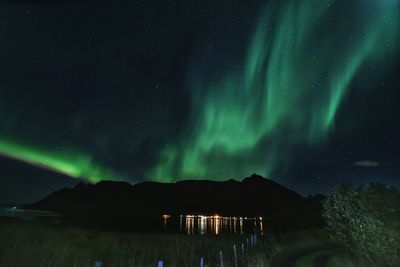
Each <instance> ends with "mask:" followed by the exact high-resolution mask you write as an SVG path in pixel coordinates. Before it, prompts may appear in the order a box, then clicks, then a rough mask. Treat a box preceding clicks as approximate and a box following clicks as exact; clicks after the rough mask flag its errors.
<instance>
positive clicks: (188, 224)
mask: <svg viewBox="0 0 400 267" xmlns="http://www.w3.org/2000/svg"><path fill="white" fill-rule="evenodd" d="M0 216H6V217H14V218H19V219H23V220H29V221H31V220H37V219H43V218H54V219H55V220H56V222H59V221H63V218H62V217H63V216H61V215H60V214H58V213H54V212H48V211H40V210H25V209H20V208H17V207H0ZM51 220H52V221H54V220H53V219H51ZM140 222H141V225H143V224H145V225H147V226H148V228H146V229H143V228H140V227H138V228H137V230H138V231H139V232H140V231H141V230H144V231H147V232H169V233H181V234H188V235H220V234H233V235H245V234H253V233H257V234H260V235H263V234H264V220H263V218H262V217H257V218H254V217H224V216H219V215H212V216H209V215H200V214H194V215H180V216H171V215H162V216H161V217H160V219H159V221H158V222H155V221H150V220H147V219H146V218H145V217H143V218H141V219H140ZM147 222H148V223H147Z"/></svg>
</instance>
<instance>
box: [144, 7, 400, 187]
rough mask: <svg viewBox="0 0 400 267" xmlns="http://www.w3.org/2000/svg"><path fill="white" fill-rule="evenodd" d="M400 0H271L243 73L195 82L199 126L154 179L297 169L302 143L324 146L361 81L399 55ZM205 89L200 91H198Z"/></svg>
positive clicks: (169, 152)
mask: <svg viewBox="0 0 400 267" xmlns="http://www.w3.org/2000/svg"><path fill="white" fill-rule="evenodd" d="M398 33H399V1H395V0H385V1H376V0H352V1H348V0H346V1H335V0H324V1H315V0H303V1H294V0H293V1H274V2H273V3H269V5H268V6H267V8H266V9H265V12H264V13H263V16H262V18H261V19H260V21H259V24H258V27H257V29H256V31H255V34H254V37H253V38H252V41H251V43H250V45H249V47H248V52H247V56H246V58H245V60H244V63H243V64H242V70H241V71H237V72H231V73H228V74H227V75H226V76H225V78H223V79H221V80H220V81H217V82H216V81H214V80H211V81H204V80H203V81H202V82H201V84H199V83H198V82H197V80H198V79H197V78H198V77H199V75H196V74H193V75H191V77H194V78H193V79H191V81H189V82H190V83H191V86H192V89H194V90H193V91H201V92H204V93H201V94H200V95H198V94H197V95H194V96H193V103H197V104H196V105H195V106H194V108H193V113H192V117H191V127H190V130H188V131H187V132H186V133H185V135H184V137H183V138H182V139H183V141H182V140H180V142H179V143H176V144H175V145H172V146H169V147H168V148H166V149H165V150H164V151H163V152H162V154H161V159H160V164H159V165H158V166H157V167H156V168H155V169H154V170H153V171H152V172H150V173H149V177H151V178H156V179H158V180H161V181H170V180H177V179H184V178H186V179H187V178H191V179H202V178H212V179H226V178H227V177H244V176H246V175H248V174H249V173H253V172H257V173H260V174H263V175H266V176H267V177H268V176H271V175H273V174H274V172H275V171H276V170H277V169H278V168H281V169H284V168H287V167H289V164H290V163H291V161H292V160H293V158H292V155H291V153H292V150H293V149H295V148H296V146H297V145H304V144H307V145H310V146H311V145H317V144H318V143H320V142H323V140H324V138H326V136H327V135H328V134H329V133H330V130H332V127H334V123H335V115H336V114H337V112H338V109H339V107H340V104H341V102H342V100H343V98H344V97H345V95H346V91H347V90H348V89H349V87H350V85H351V82H352V81H353V79H354V78H355V76H356V74H357V73H358V72H360V71H362V68H363V66H364V65H365V64H366V63H371V64H382V63H383V62H385V64H387V59H389V58H390V57H393V58H396V56H397V53H398V49H397V41H398ZM195 89H199V90H195Z"/></svg>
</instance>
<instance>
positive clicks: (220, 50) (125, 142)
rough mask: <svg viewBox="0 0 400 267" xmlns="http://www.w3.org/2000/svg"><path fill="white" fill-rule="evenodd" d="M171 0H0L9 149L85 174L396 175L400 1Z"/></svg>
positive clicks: (305, 186) (0, 110)
mask: <svg viewBox="0 0 400 267" xmlns="http://www.w3.org/2000/svg"><path fill="white" fill-rule="evenodd" d="M166 2H168V3H166ZM166 2H158V1H143V2H142V1H134V2H132V3H123V4H122V3H120V4H115V3H114V2H107V1H102V2H100V3H90V2H86V1H83V2H80V1H72V2H68V1H67V2H66V1H62V2H57V1H56V2H55V3H48V2H46V1H27V2H19V3H1V4H0V25H2V26H1V27H0V36H2V37H1V39H0V48H1V49H0V58H2V60H1V62H0V68H1V72H0V122H1V124H0V155H1V156H2V158H3V160H5V159H7V160H10V159H12V160H15V161H21V162H24V163H27V164H29V165H33V166H37V167H40V168H43V169H46V170H49V171H51V172H56V173H60V174H63V175H66V176H67V177H68V178H66V179H71V180H73V181H75V180H76V179H78V180H85V181H89V182H98V181H101V180H125V181H129V182H132V183H135V182H139V181H145V180H155V181H164V182H169V181H176V180H180V179H212V180H226V179H229V178H236V179H240V178H243V177H245V176H248V175H249V174H251V173H258V174H261V175H263V176H266V177H270V178H273V179H275V180H277V181H278V182H282V183H285V184H286V185H288V186H289V187H292V188H296V189H299V190H300V191H301V192H303V193H309V192H316V191H324V190H329V189H330V188H332V187H334V186H336V185H337V184H338V183H339V182H341V181H347V180H348V179H350V178H349V177H353V178H351V179H355V180H354V181H362V182H363V181H368V180H369V179H378V180H379V179H380V180H381V181H384V182H389V183H394V184H396V183H398V180H397V179H398V177H397V178H396V176H395V174H396V173H397V171H398V170H399V169H398V167H399V166H398V164H399V159H400V152H399V147H400V142H399V140H398V138H397V137H396V136H398V135H400V130H399V129H398V126H397V122H398V120H399V119H400V111H399V107H398V106H399V105H398V100H397V98H398V97H399V92H398V82H399V81H398V78H397V75H396V73H397V72H398V67H399V56H400V49H399V41H400V40H399V30H400V26H399V25H400V21H399V19H400V13H399V12H400V11H399V10H400V1H398V0H384V1H377V0H350V1H349V0H346V1H345V0H319V1H314V0H301V1H296V0H284V1H282V0H281V1H273V0H271V1H261V0H251V1H248V3H247V1H246V4H244V3H243V2H242V1H239V0H237V1H230V2H229V3H227V2H225V1H205V2H204V1H173V2H169V1H166ZM72 18H74V19H72ZM354 162H380V163H382V162H383V163H384V164H376V165H375V166H376V168H374V169H373V168H367V167H362V166H361V165H359V164H354ZM364 166H365V165H364ZM29 170H30V169H29ZM3 176H4V177H3V178H0V180H1V182H0V183H1V184H0V186H1V187H3V188H5V187H4V186H3V185H10V184H11V185H13V184H14V187H15V186H16V185H18V183H24V181H25V179H28V180H29V173H27V174H26V177H25V176H24V177H19V178H15V177H13V173H12V170H11V171H8V172H7V173H6V174H4V175H3ZM354 177H357V178H354ZM360 177H365V179H366V180H362V179H363V178H360ZM321 179H322V181H321ZM46 183H48V184H49V188H51V186H50V184H52V179H51V178H46ZM316 183H318V184H316ZM54 187H55V185H54Z"/></svg>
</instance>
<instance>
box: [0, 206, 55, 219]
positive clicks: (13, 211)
mask: <svg viewBox="0 0 400 267" xmlns="http://www.w3.org/2000/svg"><path fill="white" fill-rule="evenodd" d="M0 216H4V217H13V218H19V219H23V220H27V221H32V220H36V219H39V218H50V217H52V218H55V217H59V216H60V215H59V214H57V213H54V212H49V211H41V210H25V209H19V208H17V207H7V208H5V207H2V208H0Z"/></svg>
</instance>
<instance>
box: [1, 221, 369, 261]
mask: <svg viewBox="0 0 400 267" xmlns="http://www.w3.org/2000/svg"><path fill="white" fill-rule="evenodd" d="M248 237H249V236H233V235H218V236H213V235H205V236H200V235H180V234H133V233H125V232H110V231H96V230H88V229H82V228H74V227H71V226H70V227H67V226H60V225H56V224H48V223H47V224H45V223H40V222H23V221H17V220H12V219H6V218H0V266H4V267H6V266H7V267H10V266H13V267H30V266H38V267H47V266H48V267H50V266H51V267H54V266H59V267H63V266H65V267H67V266H68V267H74V266H75V267H86V266H87V267H93V266H94V263H95V261H101V262H103V265H102V267H117V266H118V267H134V266H138V267H144V266H157V261H158V260H160V259H161V260H163V262H164V266H165V267H170V266H171V267H172V266H175V267H180V266H182V267H191V266H200V257H204V260H205V266H207V267H212V266H219V262H220V258H219V251H222V252H223V257H224V266H225V267H230V266H235V267H242V266H246V267H247V266H248V267H258V266H259V267H268V266H285V265H284V264H283V262H284V260H285V259H286V260H287V259H290V258H293V259H295V260H294V262H296V261H297V260H298V259H300V258H301V257H303V256H304V255H307V253H308V254H310V255H311V254H312V253H315V252H317V251H320V250H323V249H326V250H329V249H330V248H332V249H333V248H337V244H335V243H332V242H331V241H328V240H329V239H328V237H327V235H326V234H325V232H324V231H322V230H314V231H298V232H294V233H288V234H281V235H276V234H275V235H271V234H270V235H267V236H263V237H258V242H257V244H256V245H255V246H254V247H249V248H248V247H247V240H246V239H247V238H248ZM242 243H243V244H244V247H245V253H244V254H243V253H242V249H241V244H242ZM233 244H236V247H237V260H236V262H235V258H234V253H233ZM303 261H307V259H303ZM302 266H307V265H302ZM310 266H311V265H310ZM328 266H329V267H337V266H341V267H353V266H365V265H361V264H360V261H359V260H358V259H356V258H354V257H352V256H351V255H350V254H345V257H343V255H339V256H338V255H335V254H334V255H333V256H332V257H331V258H330V259H329V261H328Z"/></svg>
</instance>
